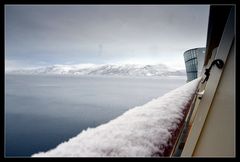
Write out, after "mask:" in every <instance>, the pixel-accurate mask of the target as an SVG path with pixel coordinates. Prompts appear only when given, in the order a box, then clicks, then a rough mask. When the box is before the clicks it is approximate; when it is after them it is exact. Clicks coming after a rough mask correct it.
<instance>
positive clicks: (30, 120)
mask: <svg viewBox="0 0 240 162" xmlns="http://www.w3.org/2000/svg"><path fill="white" fill-rule="evenodd" d="M185 81H186V78H185V77H158V78H129V77H100V76H98V77H97V76H59V75H56V76H31V75H25V76H24V75H6V85H5V113H6V115H5V121H6V125H5V130H6V136H5V145H6V149H5V150H6V152H5V154H6V155H7V156H30V155H32V154H33V153H36V152H39V151H47V150H49V149H51V148H54V147H56V146H57V145H58V144H59V143H61V142H63V141H66V140H68V139H69V138H71V137H73V136H76V135H77V134H78V133H80V132H81V131H82V130H83V129H87V128H88V127H96V126H97V125H100V124H102V123H106V122H108V121H109V120H111V119H114V118H115V117H117V116H119V115H121V114H122V113H124V112H125V111H127V110H128V109H130V108H133V107H135V106H139V105H142V104H145V103H146V102H148V101H150V100H151V99H153V98H156V97H158V96H161V95H163V94H164V93H166V92H168V91H170V90H172V89H175V88H177V87H179V86H181V85H183V84H185Z"/></svg>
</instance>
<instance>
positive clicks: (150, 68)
mask: <svg viewBox="0 0 240 162" xmlns="http://www.w3.org/2000/svg"><path fill="white" fill-rule="evenodd" d="M9 73H14V74H69V75H114V76H115V75H116V76H182V75H186V73H185V70H174V69H171V68H169V67H167V66H166V65H163V64H157V65H139V64H100V65H97V64H77V65H53V66H48V67H43V68H36V69H28V70H17V71H16V70H15V71H11V72H9Z"/></svg>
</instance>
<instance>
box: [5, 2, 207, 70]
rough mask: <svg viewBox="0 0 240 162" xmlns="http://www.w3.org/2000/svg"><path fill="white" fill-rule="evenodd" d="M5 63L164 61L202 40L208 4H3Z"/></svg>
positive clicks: (179, 64) (174, 61) (177, 63)
mask: <svg viewBox="0 0 240 162" xmlns="http://www.w3.org/2000/svg"><path fill="white" fill-rule="evenodd" d="M5 9H6V10H5V61H6V69H14V68H24V67H37V66H46V65H52V64H79V63H96V64H101V63H142V64H145V63H146V64H156V63H164V64H166V65H169V66H171V67H175V68H185V66H184V60H183V53H184V51H186V50H188V49H191V48H196V47H205V46H206V37H207V25H208V15H209V5H117V6H114V5H6V6H5Z"/></svg>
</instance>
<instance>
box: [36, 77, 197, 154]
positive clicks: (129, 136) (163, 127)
mask: <svg viewBox="0 0 240 162" xmlns="http://www.w3.org/2000/svg"><path fill="white" fill-rule="evenodd" d="M199 81H200V78H198V79H195V80H193V81H191V82H189V83H187V84H185V85H183V86H182V87H180V88H177V89H175V90H172V91H170V92H169V93H167V94H165V95H163V96H162V97H159V98H157V99H153V100H152V101H150V102H148V103H146V104H145V105H143V106H138V107H135V108H133V109H130V110H128V111H127V112H125V113H124V114H123V115H121V116H119V117H117V118H116V119H114V120H111V121H109V122H108V123H106V124H103V125H100V126H98V127H96V128H88V129H87V130H83V131H82V132H81V133H80V134H78V135H77V136H76V137H73V138H71V139H69V140H68V141H66V142H63V143H61V144H59V145H58V146H57V147H56V148H54V149H52V150H50V151H47V152H45V153H44V152H40V153H37V154H34V155H33V157H106V156H111V157H112V156H120V157H136V156H140V157H149V156H153V155H156V154H157V153H158V155H159V154H160V155H161V154H162V153H163V152H164V149H165V148H166V147H167V146H168V140H170V138H171V131H172V130H176V128H177V126H178V124H179V123H180V121H181V119H182V118H183V116H184V115H183V110H184V108H185V106H186V104H187V103H188V102H189V101H190V99H191V97H192V95H193V94H194V93H195V90H196V87H197V84H198V82H199Z"/></svg>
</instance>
